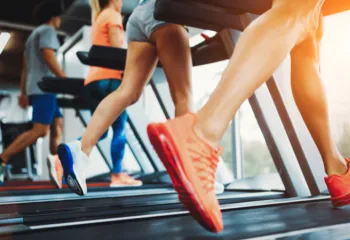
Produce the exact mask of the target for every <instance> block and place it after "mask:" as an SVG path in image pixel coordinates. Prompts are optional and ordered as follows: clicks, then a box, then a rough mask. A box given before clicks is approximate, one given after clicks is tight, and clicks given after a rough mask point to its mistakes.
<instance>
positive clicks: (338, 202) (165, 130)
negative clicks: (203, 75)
mask: <svg viewBox="0 0 350 240" xmlns="http://www.w3.org/2000/svg"><path fill="white" fill-rule="evenodd" d="M337 1H338V0H333V1H331V0H329V1H328V3H329V4H331V3H333V4H335V3H336V2H337ZM340 1H343V0H340ZM324 3H325V0H310V1H305V0H293V1H289V0H275V1H273V6H272V8H271V9H270V10H269V11H267V12H266V13H264V14H263V15H261V16H260V17H258V18H257V19H256V20H255V21H253V22H252V23H251V24H250V25H249V26H248V27H247V28H246V29H245V31H244V32H243V33H242V35H241V37H240V38H239V40H238V42H237V45H236V48H235V51H234V53H233V55H232V57H231V59H230V61H229V64H228V66H227V68H226V70H225V71H224V72H223V74H222V77H221V80H220V82H219V84H218V86H217V87H216V89H215V90H214V92H213V94H212V95H211V97H210V99H209V101H208V102H207V103H206V104H205V105H204V106H203V107H202V108H201V109H200V110H199V111H198V112H197V113H188V114H186V115H183V116H180V117H178V118H176V119H174V120H170V121H167V122H165V123H152V124H150V125H149V126H148V135H149V138H150V140H151V142H152V144H153V146H154V148H155V149H156V151H157V153H158V155H159V156H160V158H161V159H162V161H163V162H164V164H165V166H167V170H168V172H169V174H170V176H172V180H173V181H174V182H176V183H177V185H178V186H179V187H178V188H179V191H178V192H179V193H180V199H182V203H183V204H184V205H185V207H187V209H189V210H190V213H191V214H192V216H193V217H194V218H195V219H196V220H197V221H198V222H199V223H200V224H202V225H203V226H204V227H205V228H207V229H209V230H210V231H213V232H220V231H222V230H223V221H222V214H221V211H220V207H219V204H218V201H217V198H216V196H215V194H214V191H213V187H212V186H213V182H214V179H215V169H216V166H217V161H218V156H219V155H220V153H221V148H220V147H219V142H220V140H221V139H222V137H223V135H224V133H225V131H226V129H227V127H228V125H229V122H230V121H231V120H232V119H233V117H234V115H235V114H236V112H237V110H238V109H239V107H240V106H241V104H242V103H243V102H244V101H245V100H246V99H247V98H249V97H250V96H251V95H252V94H253V92H254V91H255V90H256V89H257V88H258V87H259V86H261V85H262V84H263V83H264V82H265V81H267V80H268V79H269V78H270V76H272V74H273V72H274V71H275V70H276V69H277V67H278V66H279V65H280V64H281V63H282V61H283V60H284V59H285V58H286V56H287V55H288V54H289V53H290V55H291V63H292V73H291V81H292V91H293V96H294V99H295V102H296V104H297V106H298V108H299V111H300V113H301V115H302V117H303V119H304V121H305V123H306V125H307V127H308V129H309V131H310V133H311V135H312V137H313V139H314V141H315V143H316V145H317V147H318V150H319V151H320V153H321V156H322V159H323V163H324V167H325V170H326V173H327V177H326V178H325V181H326V184H327V186H328V189H329V192H330V194H331V200H332V203H333V205H334V206H343V205H347V204H350V171H349V160H347V159H345V158H344V157H343V156H342V155H341V154H340V153H339V151H338V149H337V147H336V144H335V141H334V139H333V138H332V136H331V129H330V123H329V119H328V110H327V101H326V96H325V91H324V89H323V85H322V82H321V75H320V41H321V39H322V27H323V24H322V23H323V16H322V7H323V4H324ZM343 3H344V4H345V1H343ZM347 4H348V5H349V3H347ZM325 6H326V5H325ZM325 6H324V7H325ZM328 6H329V5H328ZM324 11H327V12H328V13H329V12H331V11H334V9H333V10H332V9H324ZM267 56H268V57H267ZM252 69H254V71H252Z"/></svg>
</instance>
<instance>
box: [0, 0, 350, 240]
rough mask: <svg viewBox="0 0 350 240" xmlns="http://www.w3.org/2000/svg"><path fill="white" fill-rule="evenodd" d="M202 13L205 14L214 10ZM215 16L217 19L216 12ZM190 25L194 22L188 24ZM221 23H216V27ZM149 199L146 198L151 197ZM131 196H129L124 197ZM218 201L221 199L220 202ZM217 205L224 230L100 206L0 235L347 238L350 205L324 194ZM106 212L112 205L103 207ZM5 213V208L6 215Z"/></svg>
mask: <svg viewBox="0 0 350 240" xmlns="http://www.w3.org/2000/svg"><path fill="white" fill-rule="evenodd" d="M179 2H181V1H174V0H173V1H171V0H161V1H158V6H161V3H165V5H167V4H172V3H175V4H177V3H179ZM186 2H187V3H188V4H189V5H184V6H187V9H188V10H189V12H192V13H193V12H196V11H200V10H201V6H202V7H203V6H205V9H208V7H211V8H212V9H217V5H215V4H216V0H215V1H212V2H213V3H214V5H210V4H209V3H208V2H210V1H209V0H207V1H205V0H203V1H200V0H196V1H195V0H193V1H189V0H187V1H186ZM196 2H198V4H196ZM204 2H206V3H204ZM238 2H239V1H238ZM165 5H164V6H165ZM169 9H170V10H171V11H173V12H172V14H169V12H167V14H165V15H164V16H167V17H164V18H159V19H160V20H168V18H174V19H178V18H177V17H176V14H180V15H181V14H183V12H184V11H183V10H184V9H177V8H170V7H169V5H167V8H166V9H163V8H158V10H157V11H160V12H161V11H162V10H164V11H169ZM160 12H158V13H160ZM185 12H186V11H185ZM203 15H204V14H203ZM203 15H202V16H203ZM204 16H205V15H204ZM206 16H207V17H208V18H209V17H210V16H214V15H206ZM181 17H182V19H181V21H185V22H184V24H187V25H192V24H189V23H187V20H186V18H183V17H184V16H182V15H181ZM216 19H218V18H217V17H216V18H215V20H216ZM168 21H170V20H168ZM211 21H212V23H208V24H209V25H210V26H213V25H215V24H216V23H215V21H214V20H211ZM213 22H214V23H213ZM209 25H208V26H209ZM193 26H197V25H196V24H193ZM219 27H220V26H219ZM205 28H207V27H205ZM223 28H224V27H221V29H223ZM209 29H210V28H209ZM152 199H153V198H151V199H150V200H151V201H152ZM130 200H131V198H130V199H128V200H127V202H129V201H130ZM220 202H221V203H222V201H220ZM221 207H222V210H223V218H224V223H225V230H224V231H223V232H222V233H220V234H212V233H209V232H207V231H205V230H203V229H202V228H201V227H200V226H199V225H198V223H197V222H195V221H194V220H193V219H192V218H191V217H190V216H188V213H187V212H186V211H184V210H179V209H172V210H150V211H142V212H138V213H135V212H134V213H133V212H130V214H124V213H121V212H118V213H115V214H112V215H110V216H106V215H105V214H106V212H104V211H103V210H97V211H101V212H102V213H104V214H101V216H100V217H98V218H97V217H95V216H92V217H81V218H79V216H78V218H76V219H73V220H67V219H66V220H62V221H55V222H46V223H42V222H40V221H39V222H35V221H31V222H29V223H26V221H24V219H23V218H22V219H21V217H18V218H17V219H14V220H13V222H17V224H12V225H10V228H11V230H9V229H8V228H9V227H7V229H6V230H5V229H2V232H3V234H2V235H1V236H3V238H6V237H8V236H9V234H11V239H34V238H38V237H39V238H44V237H51V238H52V237H54V238H64V237H66V238H67V237H68V238H69V237H71V236H81V237H84V238H87V239H96V238H98V237H103V239H115V238H116V237H120V238H123V239H124V238H126V239H139V238H144V237H148V238H155V239H160V238H166V239H179V238H180V239H182V238H188V239H207V238H208V239H210V238H219V239H247V238H256V239H264V238H265V239H270V238H283V237H293V238H305V237H316V238H317V239H330V238H331V237H336V238H342V237H343V238H346V237H349V235H348V232H347V231H346V229H348V227H349V223H348V219H349V218H348V216H349V214H350V210H349V209H343V210H340V211H338V210H334V209H332V208H331V207H330V203H329V196H328V195H319V196H315V197H303V198H300V197H296V198H285V199H278V200H263V201H249V202H243V201H242V202H239V203H227V204H221ZM107 211H108V212H109V211H112V210H111V209H109V208H108V210H107ZM9 214H10V213H7V215H9ZM5 215H6V214H4V216H5ZM0 223H1V220H0ZM7 224H9V223H7ZM324 237H326V238H324Z"/></svg>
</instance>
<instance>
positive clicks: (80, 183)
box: [58, 140, 89, 196]
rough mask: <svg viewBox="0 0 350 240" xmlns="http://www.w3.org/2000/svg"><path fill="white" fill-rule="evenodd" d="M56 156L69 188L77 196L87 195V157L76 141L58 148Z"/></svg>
mask: <svg viewBox="0 0 350 240" xmlns="http://www.w3.org/2000/svg"><path fill="white" fill-rule="evenodd" d="M58 156H59V158H60V160H61V163H62V167H63V169H64V178H65V180H66V183H67V184H68V186H69V188H70V189H71V190H72V191H73V192H75V193H76V194H78V195H81V196H83V195H85V194H86V193H87V186H86V169H87V164H88V160H89V158H88V156H86V154H85V153H84V152H83V151H81V143H80V141H78V140H75V141H73V142H70V143H68V144H60V145H59V146H58Z"/></svg>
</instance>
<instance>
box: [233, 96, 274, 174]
mask: <svg viewBox="0 0 350 240" xmlns="http://www.w3.org/2000/svg"><path fill="white" fill-rule="evenodd" d="M239 125H240V140H241V156H242V168H243V169H242V175H243V177H244V178H245V177H253V176H257V175H261V174H269V173H276V172H277V170H276V167H275V165H274V162H273V160H272V157H271V155H270V152H269V149H268V147H267V145H266V142H265V139H264V136H263V134H262V132H261V129H260V127H259V125H258V122H257V120H256V118H255V116H254V112H253V110H252V108H251V106H250V104H249V102H248V101H245V102H244V103H243V104H242V106H241V108H240V112H239Z"/></svg>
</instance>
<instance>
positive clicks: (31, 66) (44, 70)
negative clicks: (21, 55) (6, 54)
mask: <svg viewBox="0 0 350 240" xmlns="http://www.w3.org/2000/svg"><path fill="white" fill-rule="evenodd" d="M59 47H60V43H59V41H58V37H57V33H56V31H55V29H54V28H53V27H51V26H49V25H41V26H39V27H37V28H36V29H35V30H34V31H33V32H32V33H31V34H30V36H29V38H28V40H27V42H26V44H25V57H26V61H27V81H26V83H27V85H26V89H27V95H28V96H29V95H33V94H44V92H43V91H41V90H40V88H39V87H38V82H40V81H41V79H42V78H43V77H44V76H54V74H53V73H52V72H51V70H50V69H49V67H48V66H47V65H46V63H45V61H44V58H43V55H42V53H41V49H44V48H49V49H53V50H55V51H56V52H57V50H58V48H59Z"/></svg>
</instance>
